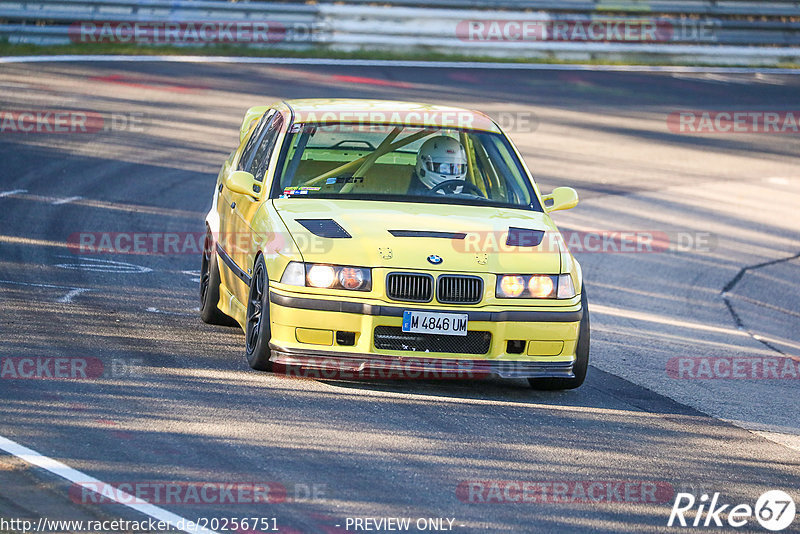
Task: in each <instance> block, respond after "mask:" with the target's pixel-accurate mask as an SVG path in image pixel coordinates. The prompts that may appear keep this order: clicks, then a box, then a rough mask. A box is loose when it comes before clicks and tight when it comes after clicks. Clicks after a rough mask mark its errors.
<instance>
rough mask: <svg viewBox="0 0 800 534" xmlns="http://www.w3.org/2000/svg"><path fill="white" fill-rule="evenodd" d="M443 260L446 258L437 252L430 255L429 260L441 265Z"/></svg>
mask: <svg viewBox="0 0 800 534" xmlns="http://www.w3.org/2000/svg"><path fill="white" fill-rule="evenodd" d="M443 261H444V260H443V259H442V257H441V256H437V255H436V254H431V255H430V256H428V262H429V263H432V264H434V265H439V264H440V263H442V262H443Z"/></svg>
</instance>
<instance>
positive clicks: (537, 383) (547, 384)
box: [528, 285, 589, 391]
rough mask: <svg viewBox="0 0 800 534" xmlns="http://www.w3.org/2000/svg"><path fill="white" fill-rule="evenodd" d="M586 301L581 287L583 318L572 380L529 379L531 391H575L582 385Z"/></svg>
mask: <svg viewBox="0 0 800 534" xmlns="http://www.w3.org/2000/svg"><path fill="white" fill-rule="evenodd" d="M587 303H588V301H587V299H586V285H584V286H583V294H582V295H581V308H582V309H583V317H582V318H581V324H580V328H579V329H578V344H577V347H576V348H575V364H574V365H573V366H572V372H573V373H574V374H575V377H574V378H529V379H528V383H530V385H531V387H532V388H533V389H539V390H546V391H553V390H559V389H575V388H577V387H579V386H580V385H581V384H583V381H584V380H585V379H586V371H587V370H588V369H589V307H588V306H587Z"/></svg>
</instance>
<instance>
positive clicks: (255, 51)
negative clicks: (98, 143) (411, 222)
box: [0, 41, 800, 69]
mask: <svg viewBox="0 0 800 534" xmlns="http://www.w3.org/2000/svg"><path fill="white" fill-rule="evenodd" d="M112 54H118V55H145V56H147V55H188V56H192V55H194V56H245V57H284V58H321V59H387V60H403V61H447V62H453V61H469V62H495V63H540V64H553V65H559V64H590V65H676V64H678V65H687V66H692V65H700V64H696V63H670V62H666V61H661V62H659V61H644V60H641V59H633V60H629V61H622V60H618V61H612V60H606V59H587V60H575V61H570V60H562V59H557V58H526V57H517V58H497V57H492V56H481V55H466V54H445V53H440V52H435V51H425V52H390V51H382V50H358V51H353V52H342V51H338V50H330V49H327V48H322V47H319V48H310V49H305V50H293V49H285V48H253V47H248V46H241V45H225V44H217V45H209V46H193V47H189V46H169V45H147V46H142V45H134V44H127V43H92V44H80V43H71V44H64V45H35V44H11V43H8V42H7V41H6V42H3V41H0V56H23V55H112ZM703 65H704V66H710V65H707V64H703ZM724 66H732V65H730V64H725V65H724ZM740 66H743V67H747V66H751V65H748V64H746V63H744V64H742V65H740ZM774 66H775V67H781V68H790V69H797V68H800V64H798V63H779V64H776V65H774Z"/></svg>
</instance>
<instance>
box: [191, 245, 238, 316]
mask: <svg viewBox="0 0 800 534" xmlns="http://www.w3.org/2000/svg"><path fill="white" fill-rule="evenodd" d="M219 286H220V278H219V264H218V263H217V254H216V252H215V250H214V236H212V235H211V230H207V231H206V240H205V245H204V246H203V260H202V263H201V265H200V318H201V319H202V320H203V322H204V323H208V324H218V325H222V326H238V324H237V323H236V321H234V320H233V318H232V317H228V316H227V315H225V314H224V313H222V312H221V311H220V310H219V308H217V303H218V302H219Z"/></svg>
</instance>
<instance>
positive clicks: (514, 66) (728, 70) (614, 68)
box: [0, 54, 800, 75]
mask: <svg viewBox="0 0 800 534" xmlns="http://www.w3.org/2000/svg"><path fill="white" fill-rule="evenodd" d="M64 62H69V63H73V62H78V63H81V62H83V63H90V62H108V63H126V62H127V63H135V62H144V63H147V62H150V63H257V64H258V63H261V64H271V65H324V66H340V67H418V68H436V69H443V68H445V69H492V70H567V71H603V72H693V73H704V72H710V73H719V74H759V73H774V74H795V75H798V74H800V69H783V68H775V67H764V68H758V67H684V66H675V65H576V64H570V63H564V64H548V63H510V62H509V63H504V62H499V61H498V62H494V61H493V62H489V61H487V62H485V63H484V62H480V61H403V60H393V59H332V58H291V57H247V56H133V55H131V56H126V55H107V56H104V55H89V54H87V55H79V54H73V55H63V56H5V57H0V63H64Z"/></svg>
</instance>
